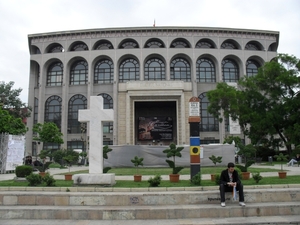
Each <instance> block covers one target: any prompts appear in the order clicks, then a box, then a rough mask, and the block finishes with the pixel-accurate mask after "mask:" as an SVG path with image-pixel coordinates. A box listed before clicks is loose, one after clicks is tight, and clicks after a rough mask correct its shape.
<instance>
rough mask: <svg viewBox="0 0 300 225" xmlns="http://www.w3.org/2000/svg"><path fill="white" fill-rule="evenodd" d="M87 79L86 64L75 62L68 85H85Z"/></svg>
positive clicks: (84, 62)
mask: <svg viewBox="0 0 300 225" xmlns="http://www.w3.org/2000/svg"><path fill="white" fill-rule="evenodd" d="M87 79H88V64H87V62H86V61H77V62H75V63H74V64H73V65H72V67H71V76H70V85H79V84H86V83H87Z"/></svg>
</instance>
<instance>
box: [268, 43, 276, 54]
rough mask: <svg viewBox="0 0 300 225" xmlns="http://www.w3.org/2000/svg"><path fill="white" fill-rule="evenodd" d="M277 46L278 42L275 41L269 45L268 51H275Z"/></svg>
mask: <svg viewBox="0 0 300 225" xmlns="http://www.w3.org/2000/svg"><path fill="white" fill-rule="evenodd" d="M277 48H278V44H277V43H276V42H274V43H272V44H270V45H269V48H268V51H270V52H276V51H277Z"/></svg>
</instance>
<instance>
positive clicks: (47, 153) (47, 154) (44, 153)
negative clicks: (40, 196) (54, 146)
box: [37, 150, 51, 177]
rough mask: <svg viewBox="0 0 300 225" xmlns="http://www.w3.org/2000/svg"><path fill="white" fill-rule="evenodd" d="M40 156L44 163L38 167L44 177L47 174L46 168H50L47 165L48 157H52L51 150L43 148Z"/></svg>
mask: <svg viewBox="0 0 300 225" xmlns="http://www.w3.org/2000/svg"><path fill="white" fill-rule="evenodd" d="M38 156H39V157H40V159H41V160H42V162H43V165H42V166H37V169H38V170H39V171H40V173H39V174H40V175H41V176H42V177H44V176H45V174H46V170H47V169H48V168H47V166H46V158H47V157H51V151H50V150H41V152H40V154H39V155H38Z"/></svg>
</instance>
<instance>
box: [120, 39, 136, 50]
mask: <svg viewBox="0 0 300 225" xmlns="http://www.w3.org/2000/svg"><path fill="white" fill-rule="evenodd" d="M119 48H121V49H122V48H124V49H128V48H139V45H138V43H137V42H136V41H134V40H125V41H123V42H122V43H121V44H120V46H119Z"/></svg>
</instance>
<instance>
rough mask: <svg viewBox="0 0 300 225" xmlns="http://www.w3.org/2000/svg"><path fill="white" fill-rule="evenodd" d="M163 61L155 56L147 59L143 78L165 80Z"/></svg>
mask: <svg viewBox="0 0 300 225" xmlns="http://www.w3.org/2000/svg"><path fill="white" fill-rule="evenodd" d="M165 79H166V72H165V63H164V62H163V61H162V60H160V59H157V58H152V59H149V60H148V61H147V62H146V63H145V80H165Z"/></svg>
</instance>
